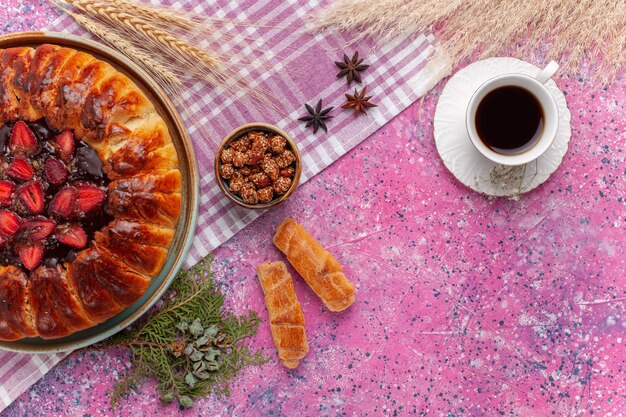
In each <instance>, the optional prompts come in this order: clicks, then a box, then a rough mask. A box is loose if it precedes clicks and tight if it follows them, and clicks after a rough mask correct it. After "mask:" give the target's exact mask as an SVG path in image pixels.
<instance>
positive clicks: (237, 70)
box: [49, 0, 284, 133]
mask: <svg viewBox="0 0 626 417" xmlns="http://www.w3.org/2000/svg"><path fill="white" fill-rule="evenodd" d="M49 1H50V3H52V4H54V5H55V6H57V7H59V8H60V9H61V10H63V11H64V12H66V13H68V14H69V15H70V16H72V17H73V18H74V19H75V20H76V22H77V23H79V24H80V25H81V26H83V27H85V29H87V30H88V31H90V32H91V33H93V34H95V35H96V36H98V37H100V38H101V39H103V40H104V41H105V42H107V43H108V44H109V45H111V46H113V47H115V48H117V49H118V50H120V51H121V52H122V53H124V54H125V55H126V56H127V57H129V58H130V59H131V60H133V61H134V62H135V63H136V64H138V65H139V66H141V67H143V68H144V69H146V70H147V71H148V72H149V73H150V74H151V75H153V76H154V77H155V78H156V79H157V81H159V82H160V83H161V84H162V87H163V88H164V89H165V90H166V92H167V93H168V94H170V95H172V96H173V97H175V98H176V99H177V100H176V101H177V102H178V103H179V104H180V105H183V106H185V107H188V106H189V105H190V104H192V103H195V102H198V101H200V100H199V99H200V97H198V96H197V94H198V93H193V92H192V91H193V90H186V91H188V93H187V95H191V96H192V97H191V99H189V98H188V100H189V101H188V102H185V101H184V100H183V99H182V91H183V89H181V88H180V87H181V86H182V85H183V81H182V80H181V79H185V80H189V81H198V80H200V81H204V82H208V83H210V84H211V85H213V86H215V87H218V88H223V89H224V91H225V92H227V93H229V95H231V96H232V97H235V98H237V99H240V100H248V102H249V104H251V105H252V106H253V107H255V108H256V109H257V110H259V111H261V112H262V113H264V114H267V113H268V111H269V109H272V110H274V111H276V112H278V113H280V114H284V112H283V111H282V109H280V108H279V107H278V106H277V105H276V104H275V103H276V102H277V100H275V99H274V97H273V95H272V93H271V92H270V91H267V89H265V88H263V87H260V86H253V83H251V82H250V81H249V78H250V77H252V76H253V75H251V74H252V73H251V70H255V71H256V70H257V69H260V68H261V67H263V63H259V62H256V58H254V57H252V58H254V61H253V60H251V59H247V58H243V57H241V56H239V54H241V51H242V50H244V48H248V47H247V46H246V45H245V44H244V45H239V44H238V43H239V42H234V43H233V44H234V45H229V46H226V45H227V43H228V41H230V40H232V39H234V37H229V35H227V34H226V32H225V31H217V30H212V29H211V28H212V26H211V25H210V24H207V21H210V19H209V18H208V17H205V16H194V15H192V14H190V13H186V12H184V11H180V12H179V11H176V12H174V11H171V10H168V9H164V8H159V7H153V6H150V5H146V4H141V3H135V2H133V1H129V0H49ZM224 21H225V20H224ZM237 38H238V40H239V39H245V37H242V36H240V35H237ZM257 40H258V39H255V40H254V42H255V43H256V42H257ZM207 44H208V48H209V49H208V51H207ZM199 45H203V46H202V47H200V46H199ZM227 48H231V49H233V54H229V53H227V51H225V49H227ZM248 53H249V52H248ZM242 55H243V54H242ZM259 57H262V54H261V53H259ZM244 68H245V69H246V71H241V70H242V69H244ZM196 91H199V90H196ZM190 117H191V116H190ZM192 122H194V123H195V122H198V120H195V119H193V117H192ZM201 133H206V132H201Z"/></svg>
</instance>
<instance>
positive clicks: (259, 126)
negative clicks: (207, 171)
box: [215, 122, 302, 209]
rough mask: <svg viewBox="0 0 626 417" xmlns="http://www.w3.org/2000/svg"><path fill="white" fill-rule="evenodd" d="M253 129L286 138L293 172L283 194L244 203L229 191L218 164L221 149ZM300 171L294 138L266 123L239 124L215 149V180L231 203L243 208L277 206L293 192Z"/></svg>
mask: <svg viewBox="0 0 626 417" xmlns="http://www.w3.org/2000/svg"><path fill="white" fill-rule="evenodd" d="M253 131H261V132H266V133H274V134H276V135H280V136H282V137H284V138H285V139H286V140H287V148H288V149H289V150H290V151H292V152H293V154H294V155H295V157H296V160H295V173H294V176H293V179H292V182H291V187H289V190H288V191H287V192H286V193H285V194H283V195H279V196H276V197H274V198H273V199H272V200H271V201H270V202H268V203H257V204H248V203H245V202H244V201H243V199H242V198H241V197H239V196H238V195H237V194H235V193H233V192H232V191H230V187H229V184H228V181H227V180H225V179H224V178H222V177H221V175H220V166H221V165H222V162H221V161H220V155H221V154H222V151H223V150H224V148H225V147H226V146H228V145H229V144H230V143H231V142H233V141H235V140H237V139H239V138H240V137H241V136H243V135H245V134H247V133H248V132H253ZM301 173H302V158H301V157H300V152H299V151H298V146H297V145H296V142H294V140H293V139H292V138H291V137H290V136H289V135H288V134H287V133H285V132H284V131H283V130H281V129H279V128H278V127H276V126H274V125H271V124H268V123H263V122H254V123H248V124H245V125H243V126H239V127H238V128H237V129H235V130H233V131H232V132H230V133H229V134H228V135H227V136H226V137H225V138H224V140H222V143H221V144H220V146H219V148H218V149H217V153H216V154H215V179H216V180H217V183H218V184H219V186H220V189H221V190H222V192H223V193H224V194H225V195H226V197H228V198H229V199H230V200H231V201H232V202H233V203H235V204H238V205H240V206H242V207H245V208H249V209H266V208H270V207H274V206H277V205H279V204H281V203H282V202H284V201H285V200H287V198H289V196H290V195H291V194H292V193H293V192H294V190H295V189H296V187H297V186H298V182H299V181H300V174H301Z"/></svg>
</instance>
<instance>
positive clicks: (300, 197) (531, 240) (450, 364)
mask: <svg viewBox="0 0 626 417" xmlns="http://www.w3.org/2000/svg"><path fill="white" fill-rule="evenodd" d="M3 3H4V4H5V6H4V8H3V9H2V10H0V21H1V22H4V23H3V25H5V29H7V30H10V31H18V30H27V29H38V28H45V27H46V24H47V23H48V19H52V18H54V17H55V15H54V12H52V11H51V10H50V9H49V8H48V7H47V6H46V5H45V4H44V3H45V2H37V1H34V2H29V3H28V4H29V5H27V6H24V5H23V2H22V1H20V0H9V1H8V5H7V1H6V0H4V1H3ZM9 22H10V23H9ZM16 22H19V23H16ZM6 25H9V26H6ZM592 71H593V67H590V68H587V69H585V70H584V72H583V73H581V74H580V75H579V76H577V77H575V78H571V79H560V80H558V81H557V83H558V85H559V87H560V88H561V89H562V90H563V91H564V92H566V94H567V101H568V104H569V107H570V109H571V112H572V140H571V143H570V148H569V151H568V153H567V155H566V156H565V159H564V161H563V164H562V166H561V167H560V168H559V169H558V171H557V172H556V173H555V174H554V175H553V176H552V177H551V178H550V179H549V180H548V182H547V183H545V184H544V185H543V186H541V187H539V188H538V189H537V190H535V191H533V192H531V193H529V194H526V195H524V196H523V198H522V199H521V201H509V200H506V199H489V198H486V197H484V196H481V195H478V194H476V193H474V192H472V191H470V190H468V189H467V188H465V187H464V186H462V185H461V184H460V183H459V182H457V181H456V180H455V179H454V178H453V177H452V176H451V175H450V174H449V173H448V172H447V171H446V169H445V167H444V166H443V163H442V161H441V159H440V158H439V156H438V155H437V151H436V149H435V146H434V141H433V127H432V118H433V114H434V110H435V106H436V104H437V99H438V97H439V95H440V93H441V90H442V88H443V85H444V84H445V80H444V82H442V83H440V84H439V85H438V86H437V87H436V88H435V89H434V90H433V91H432V92H431V93H429V94H428V95H427V96H426V97H425V98H424V99H423V100H422V101H421V102H418V103H415V104H413V105H412V106H411V107H409V108H408V109H407V110H405V111H404V112H403V113H402V114H401V115H400V116H398V117H397V118H396V119H394V120H393V121H392V122H391V123H389V124H388V125H386V126H385V127H384V128H383V129H381V130H380V131H378V132H377V133H376V134H374V135H373V136H372V137H370V138H369V139H367V140H366V141H365V142H363V144H361V145H360V146H358V147H357V148H356V149H354V150H353V151H352V152H350V153H349V154H347V155H346V156H345V157H343V158H342V159H340V160H339V161H337V162H336V163H334V164H333V165H332V166H331V167H330V168H328V169H327V170H325V171H324V172H322V173H321V174H320V175H318V176H316V177H315V178H313V179H312V180H311V181H309V182H308V183H307V184H305V185H303V186H301V187H300V188H299V189H298V190H297V192H296V193H295V195H294V196H293V197H291V198H290V199H289V201H288V202H287V203H286V204H284V205H283V206H281V207H279V208H276V209H274V210H272V211H270V212H268V213H267V214H265V215H264V216H263V217H261V218H260V219H258V220H257V221H256V222H255V223H253V224H252V225H251V226H250V227H248V228H247V229H246V231H245V232H244V233H240V234H238V235H236V236H235V237H234V238H233V239H232V240H230V241H229V242H228V243H227V244H225V245H223V246H222V247H221V248H220V249H218V250H217V251H215V253H214V256H215V264H214V265H215V271H216V278H217V279H218V280H219V281H220V282H221V283H222V284H223V288H224V291H225V293H226V294H227V304H228V305H229V306H230V308H232V310H234V311H236V312H243V311H244V310H245V309H246V308H253V309H255V310H257V311H258V312H259V313H260V315H261V317H262V318H263V319H266V318H267V313H266V311H265V307H264V304H263V300H262V292H261V289H260V286H259V284H258V282H257V280H256V278H255V267H256V265H257V264H259V263H260V262H261V261H264V260H275V259H281V256H280V254H279V253H278V251H277V250H276V249H275V248H274V247H273V245H272V244H271V236H272V233H273V230H274V227H275V225H276V224H277V223H278V222H280V221H281V220H282V219H284V218H285V217H287V216H292V217H295V218H296V219H298V220H299V221H301V222H302V223H303V224H305V225H306V226H307V227H308V228H309V229H310V230H312V231H314V234H315V235H316V236H318V237H319V238H320V240H321V241H323V242H324V243H325V244H326V245H327V247H328V249H330V250H331V251H332V252H333V253H334V254H336V256H337V258H338V259H339V261H340V262H341V263H342V264H343V265H345V270H346V273H347V275H348V276H349V277H351V278H352V280H353V281H354V282H355V284H356V286H357V288H358V295H357V302H356V303H355V305H354V306H353V307H352V308H351V309H350V310H348V311H347V312H345V313H342V314H332V313H330V312H328V311H326V310H325V309H324V308H323V306H322V304H321V303H320V301H319V300H318V299H317V298H316V297H315V296H314V295H313V294H312V292H311V291H310V290H309V289H308V288H307V287H306V285H305V284H304V283H303V282H302V281H301V280H300V279H296V283H295V285H296V291H297V293H298V297H299V299H300V302H301V303H302V305H303V309H304V313H305V316H306V321H307V325H306V328H307V332H308V337H309V345H310V348H311V351H310V353H309V355H308V357H307V358H306V359H305V360H304V361H303V363H302V364H301V365H300V367H299V368H298V369H297V370H296V371H295V372H292V373H289V372H286V371H285V369H284V368H282V366H281V365H279V364H278V362H277V361H276V353H275V349H274V346H273V344H272V341H271V336H270V332H269V328H268V326H267V323H263V324H262V325H261V328H260V331H259V333H258V335H257V336H256V337H255V338H254V339H253V340H252V345H253V346H254V347H258V348H261V349H262V350H263V351H264V352H265V354H266V355H269V356H270V357H272V361H271V362H270V363H268V364H266V365H264V366H263V367H261V368H253V369H249V370H246V371H244V372H243V373H242V374H241V375H240V376H239V377H238V378H237V380H236V382H235V383H234V384H233V385H232V396H231V397H230V398H225V399H217V398H214V397H209V398H207V399H206V400H201V401H199V402H198V406H197V407H196V408H193V409H191V410H187V411H180V410H179V409H178V407H177V406H176V405H170V406H168V407H163V406H162V405H161V404H160V403H159V401H158V395H157V394H156V393H155V391H154V385H153V384H151V383H148V384H146V385H145V386H144V387H143V389H142V390H141V391H140V392H139V393H137V394H135V395H133V396H132V398H131V399H129V400H128V401H126V402H124V404H123V405H122V406H121V407H120V408H118V409H116V410H115V411H111V410H110V408H109V399H108V397H107V390H109V389H110V388H111V387H112V385H113V383H114V382H115V380H116V378H117V377H118V375H119V374H120V373H122V372H124V371H125V369H127V367H128V366H129V356H128V354H127V353H126V352H124V351H117V350H109V351H103V352H87V353H80V354H76V355H73V356H71V357H70V358H68V359H66V360H65V361H63V362H62V363H61V364H60V365H58V366H57V367H55V368H54V369H53V370H52V371H50V372H49V373H48V374H47V375H46V376H45V377H44V378H43V379H42V380H41V381H40V382H39V383H37V384H35V385H34V386H33V387H32V388H31V389H30V390H29V391H27V392H26V393H24V394H23V395H22V396H21V397H20V398H19V399H18V400H17V401H15V402H14V403H13V404H12V405H11V406H10V407H9V408H7V409H6V410H5V411H4V413H3V415H4V416H7V417H9V416H16V417H17V416H39V415H42V416H43V415H68V416H101V415H120V416H163V415H172V414H177V413H179V412H180V414H182V415H189V416H196V415H198V416H200V415H202V416H208V415H216V416H217V415H220V416H225V415H232V416H256V415H262V416H293V415H302V416H309V415H311V416H314V415H328V416H344V415H346V416H366V415H368V416H380V415H385V416H387V415H389V416H395V415H428V416H430V415H433V416H499V415H504V416H553V415H557V416H583V415H584V416H586V415H597V416H622V415H624V409H626V395H625V394H626V359H625V358H626V314H625V313H624V311H625V303H626V249H625V245H624V243H625V237H624V236H625V235H624V232H625V231H626V180H625V178H626V161H625V156H626V148H625V139H626V133H625V132H626V117H625V116H624V114H625V113H624V112H625V110H626V109H625V106H624V102H626V84H625V82H624V75H623V74H622V75H621V76H620V77H619V79H618V80H617V81H616V82H614V83H613V84H612V85H610V86H608V87H606V88H603V87H602V86H601V85H600V84H599V83H597V82H595V81H594V80H593V79H592V78H591V77H590V74H591V73H592ZM331 128H332V127H331Z"/></svg>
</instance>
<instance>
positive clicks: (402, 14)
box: [311, 0, 626, 81]
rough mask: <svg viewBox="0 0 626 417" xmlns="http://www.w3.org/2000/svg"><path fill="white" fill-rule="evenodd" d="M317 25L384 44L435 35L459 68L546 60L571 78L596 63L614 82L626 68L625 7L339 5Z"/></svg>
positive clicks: (507, 1)
mask: <svg viewBox="0 0 626 417" xmlns="http://www.w3.org/2000/svg"><path fill="white" fill-rule="evenodd" d="M311 23H312V29H313V30H321V29H324V28H332V29H335V30H338V31H342V32H351V33H354V34H356V40H360V39H363V38H373V39H374V40H376V41H377V42H378V43H384V42H387V41H390V40H392V39H395V38H399V37H401V36H404V35H411V34H417V33H422V32H426V31H432V32H433V33H434V35H435V37H436V38H437V39H438V41H439V42H440V43H441V46H442V49H443V50H444V51H445V52H447V53H448V54H449V56H450V57H451V58H452V61H453V62H454V63H455V64H457V63H459V62H461V61H463V60H464V59H466V58H468V57H470V56H473V55H474V54H476V57H477V58H479V59H481V58H486V57H490V56H494V55H496V54H500V53H503V52H505V51H506V52H511V51H514V53H515V54H516V55H517V56H519V57H520V58H526V59H528V58H529V56H532V55H533V54H535V53H540V54H541V53H544V52H545V55H546V56H545V58H546V60H549V59H554V60H556V61H558V62H559V63H560V64H561V67H562V68H563V71H564V72H566V73H569V74H575V73H576V72H577V70H578V68H579V66H580V65H581V64H582V63H583V62H584V61H585V59H590V60H597V62H598V65H599V66H598V72H597V73H596V76H597V77H598V78H599V79H602V80H604V81H609V80H611V79H613V78H614V77H615V76H616V74H617V73H618V71H620V70H621V69H623V67H624V63H625V62H626V49H625V48H626V0H446V1H443V0H336V1H334V2H333V3H331V4H330V5H329V6H328V7H326V8H324V9H322V10H321V11H320V12H318V14H317V15H315V16H313V17H312V22H311ZM539 45H545V51H537V49H538V48H539Z"/></svg>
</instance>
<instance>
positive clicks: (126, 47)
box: [53, 1, 182, 89]
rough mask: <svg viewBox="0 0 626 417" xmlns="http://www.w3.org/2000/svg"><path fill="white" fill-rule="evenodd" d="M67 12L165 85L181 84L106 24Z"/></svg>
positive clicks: (166, 69)
mask: <svg viewBox="0 0 626 417" xmlns="http://www.w3.org/2000/svg"><path fill="white" fill-rule="evenodd" d="M53 3H54V1H53ZM67 13H68V14H69V15H70V16H72V17H73V18H74V19H75V20H76V22H78V23H79V24H80V25H81V26H83V27H84V28H85V29H87V30H88V31H89V32H91V33H92V34H94V35H96V36H98V37H99V38H101V39H105V40H106V41H107V43H109V44H110V45H111V46H113V47H115V48H117V49H118V50H120V51H122V52H123V53H124V55H126V56H127V57H128V58H132V59H133V61H137V62H138V63H140V64H141V65H142V67H143V68H144V69H146V70H147V71H148V72H149V73H150V74H151V75H152V76H155V77H156V78H158V79H159V80H161V81H162V82H163V83H164V84H165V85H166V86H168V87H180V86H182V83H181V81H180V79H179V78H178V77H177V76H176V74H174V72H172V71H171V70H170V69H169V68H167V67H166V66H165V65H163V64H161V63H160V62H158V61H157V60H155V59H153V58H152V57H150V56H149V55H148V54H146V53H145V52H144V51H142V50H140V49H138V48H136V47H135V46H134V45H133V44H132V43H130V42H128V41H127V40H126V39H124V38H122V37H121V36H119V35H117V34H115V33H112V32H111V31H109V30H108V29H107V27H106V26H104V25H102V24H100V23H98V22H96V21H94V20H91V19H89V18H87V17H85V16H82V15H80V14H77V13H74V12H72V11H67ZM168 89H169V88H168Z"/></svg>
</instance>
